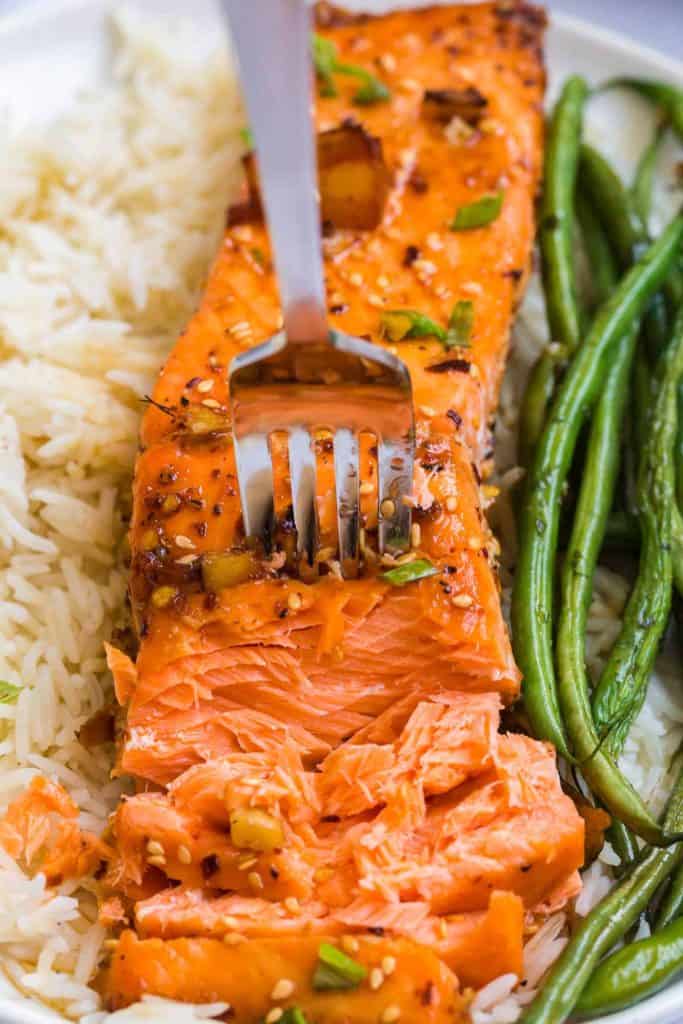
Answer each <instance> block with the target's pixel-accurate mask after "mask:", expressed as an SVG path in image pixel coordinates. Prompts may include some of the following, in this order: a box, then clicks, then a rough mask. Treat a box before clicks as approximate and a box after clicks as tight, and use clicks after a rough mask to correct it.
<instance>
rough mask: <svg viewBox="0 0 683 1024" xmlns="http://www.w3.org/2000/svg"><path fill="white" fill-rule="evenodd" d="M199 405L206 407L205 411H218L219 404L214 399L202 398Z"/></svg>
mask: <svg viewBox="0 0 683 1024" xmlns="http://www.w3.org/2000/svg"><path fill="white" fill-rule="evenodd" d="M200 405H204V406H206V408H207V409H220V407H221V403H220V402H217V401H216V399H215V398H203V399H202V400H201V402H200Z"/></svg>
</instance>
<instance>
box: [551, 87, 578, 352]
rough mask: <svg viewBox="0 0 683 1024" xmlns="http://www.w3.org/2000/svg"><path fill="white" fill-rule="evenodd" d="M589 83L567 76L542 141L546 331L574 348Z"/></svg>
mask: <svg viewBox="0 0 683 1024" xmlns="http://www.w3.org/2000/svg"><path fill="white" fill-rule="evenodd" d="M587 97H588V86H587V84H586V82H585V81H584V79H583V78H580V77H579V76H578V75H572V76H571V77H570V78H568V79H567V81H566V82H565V84H564V88H563V89H562V94H561V96H560V98H559V100H558V101H557V103H556V105H555V109H554V111H553V115H552V118H551V120H550V125H549V127H548V138H547V141H546V152H545V165H544V178H543V200H542V205H541V222H540V235H539V237H540V245H541V259H542V270H543V287H544V290H545V296H546V308H547V314H548V324H549V327H550V336H551V338H552V340H553V341H554V342H559V344H561V345H563V346H565V347H566V349H567V351H568V352H570V353H571V352H573V351H574V349H575V348H576V347H577V345H578V344H579V341H580V340H581V314H580V310H579V303H578V298H577V289H576V278H575V273H574V250H573V245H574V192H575V187H576V174H577V165H578V159H579V140H580V138H581V123H582V120H583V108H584V105H585V103H586V99H587Z"/></svg>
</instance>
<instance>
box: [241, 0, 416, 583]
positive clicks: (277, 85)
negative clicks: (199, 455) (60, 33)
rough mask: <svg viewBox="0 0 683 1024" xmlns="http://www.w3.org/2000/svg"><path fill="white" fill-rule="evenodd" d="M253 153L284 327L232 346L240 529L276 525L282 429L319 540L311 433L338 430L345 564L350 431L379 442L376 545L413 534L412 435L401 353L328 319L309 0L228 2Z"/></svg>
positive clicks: (256, 530) (309, 528)
mask: <svg viewBox="0 0 683 1024" xmlns="http://www.w3.org/2000/svg"><path fill="white" fill-rule="evenodd" d="M224 2H225V4H226V8H227V13H228V16H229V20H230V25H231V28H232V33H233V38H234V40H235V43H236V47H237V54H238V59H239V64H240V70H241V80H242V85H243V88H244V92H245V95H246V101H247V108H248V112H249V120H250V125H251V129H252V132H253V135H254V139H255V143H256V150H257V153H258V161H259V176H260V183H261V190H262V196H263V200H264V206H265V211H266V215H267V221H268V227H269V231H270V238H271V243H272V248H273V254H274V261H275V270H276V273H277V279H278V283H279V289H280V297H281V302H282V311H283V329H282V330H281V331H280V332H279V333H278V334H275V335H273V336H272V337H271V338H270V339H269V340H268V341H266V342H264V343H263V344H261V345H258V346H257V347H255V348H253V349H251V350H250V351H248V352H244V353H242V354H240V355H239V356H237V357H236V358H235V359H234V360H233V362H232V364H231V366H230V399H231V404H232V417H233V430H234V441H235V455H236V461H237V474H238V478H239V487H240V497H241V501H242V513H243V518H244V529H245V533H246V535H247V536H256V537H260V538H261V539H262V540H263V541H264V543H265V545H266V549H267V550H269V549H270V544H271V539H272V537H273V533H274V528H275V523H274V511H273V475H272V465H271V456H270V445H269V438H270V436H271V435H272V433H273V432H275V431H286V432H288V434H289V465H290V477H291V488H292V507H293V513H294V523H295V526H296V530H297V551H298V555H299V557H306V558H307V559H308V561H309V562H311V563H312V562H313V560H314V557H315V551H316V548H317V544H318V524H317V515H316V502H315V494H316V465H315V452H314V448H313V435H314V433H315V432H316V431H318V430H325V429H328V430H330V431H332V432H333V444H334V469H335V480H336V508H337V528H338V536H339V561H340V563H341V566H342V572H343V574H344V575H345V576H353V575H355V574H356V572H357V570H358V562H359V532H360V514H359V463H358V435H359V433H360V432H363V431H368V432H371V433H373V434H374V435H375V437H376V439H377V462H378V506H379V507H378V516H379V528H378V533H379V550H380V552H381V553H384V552H389V553H395V554H399V553H400V552H402V551H405V550H406V549H407V548H408V546H409V544H410V519H411V513H410V505H409V503H408V501H407V500H406V499H407V498H408V496H409V495H410V493H411V491H412V480H413V457H414V448H415V431H414V421H413V405H412V391H411V384H410V375H409V373H408V369H407V367H406V366H405V365H404V363H403V362H402V361H401V360H400V359H397V358H396V357H395V356H393V355H392V354H391V353H389V352H386V351H384V350H383V349H382V348H380V347H378V346H375V345H372V344H370V343H369V342H366V341H363V340H361V339H359V338H354V337H351V336H349V335H347V334H342V333H341V332H340V331H335V330H331V329H330V326H329V324H328V322H327V316H326V305H325V285H324V278H323V264H322V242H321V235H320V214H319V201H318V191H317V175H316V161H315V146H314V135H313V125H312V118H311V104H312V99H311V96H312V64H311V54H310V46H311V35H310V32H311V27H310V16H309V7H308V5H307V3H306V2H305V0H267V2H264V0H224Z"/></svg>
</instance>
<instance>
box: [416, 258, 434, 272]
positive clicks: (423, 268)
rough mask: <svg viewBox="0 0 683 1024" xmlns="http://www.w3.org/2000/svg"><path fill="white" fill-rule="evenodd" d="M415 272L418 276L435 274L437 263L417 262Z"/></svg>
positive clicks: (429, 261) (428, 261)
mask: <svg viewBox="0 0 683 1024" xmlns="http://www.w3.org/2000/svg"><path fill="white" fill-rule="evenodd" d="M413 266H414V267H415V270H416V271H417V272H418V274H435V273H436V263H432V261H431V260H415V262H414V263H413Z"/></svg>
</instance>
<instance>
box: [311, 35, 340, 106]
mask: <svg viewBox="0 0 683 1024" xmlns="http://www.w3.org/2000/svg"><path fill="white" fill-rule="evenodd" d="M313 66H314V67H315V73H316V75H317V76H318V78H319V79H320V95H321V96H336V95H337V87H336V85H335V84H334V78H333V77H332V75H333V72H334V71H335V70H336V67H337V47H336V46H335V45H334V43H332V42H330V40H329V39H325V38H324V37H323V36H319V35H317V34H316V33H314V35H313Z"/></svg>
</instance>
